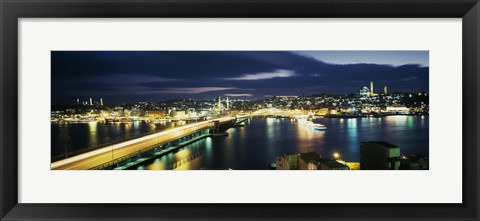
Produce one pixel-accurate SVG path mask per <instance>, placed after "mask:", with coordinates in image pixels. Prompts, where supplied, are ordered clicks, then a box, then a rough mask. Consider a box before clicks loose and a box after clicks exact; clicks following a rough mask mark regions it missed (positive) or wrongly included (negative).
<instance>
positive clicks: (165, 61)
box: [51, 51, 429, 104]
mask: <svg viewBox="0 0 480 221" xmlns="http://www.w3.org/2000/svg"><path fill="white" fill-rule="evenodd" d="M51 55H52V61H51V65H52V103H60V102H64V103H71V104H73V103H75V102H76V99H77V98H79V99H80V100H81V101H86V100H88V98H89V97H92V98H93V99H94V100H98V99H100V98H103V100H104V102H105V103H106V104H117V103H124V102H138V101H158V100H163V99H168V98H200V99H213V98H214V97H216V96H228V97H230V98H247V99H258V98H263V97H268V96H275V95H301V90H302V88H304V90H305V95H311V94H319V93H329V94H347V93H356V92H357V91H358V90H359V89H360V88H361V87H363V86H368V87H369V85H370V81H374V84H375V92H377V93H380V92H382V91H383V87H384V86H385V85H387V86H388V90H389V92H393V91H398V92H420V91H428V74H429V69H428V64H429V63H428V51H52V52H51Z"/></svg>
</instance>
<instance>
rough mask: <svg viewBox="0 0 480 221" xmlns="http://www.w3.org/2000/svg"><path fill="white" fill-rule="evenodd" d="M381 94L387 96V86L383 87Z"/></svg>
mask: <svg viewBox="0 0 480 221" xmlns="http://www.w3.org/2000/svg"><path fill="white" fill-rule="evenodd" d="M383 93H384V94H387V85H385V87H383Z"/></svg>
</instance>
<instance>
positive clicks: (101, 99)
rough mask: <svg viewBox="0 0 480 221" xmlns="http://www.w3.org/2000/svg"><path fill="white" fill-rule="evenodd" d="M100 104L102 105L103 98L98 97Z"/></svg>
mask: <svg viewBox="0 0 480 221" xmlns="http://www.w3.org/2000/svg"><path fill="white" fill-rule="evenodd" d="M100 106H103V98H100Z"/></svg>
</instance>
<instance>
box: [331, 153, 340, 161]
mask: <svg viewBox="0 0 480 221" xmlns="http://www.w3.org/2000/svg"><path fill="white" fill-rule="evenodd" d="M333 158H334V159H335V160H338V159H339V158H340V154H339V153H338V152H334V153H333Z"/></svg>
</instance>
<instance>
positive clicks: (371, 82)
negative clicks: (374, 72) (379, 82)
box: [370, 81, 378, 97]
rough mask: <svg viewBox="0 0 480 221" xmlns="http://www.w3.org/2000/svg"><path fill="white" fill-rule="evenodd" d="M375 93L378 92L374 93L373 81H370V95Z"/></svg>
mask: <svg viewBox="0 0 480 221" xmlns="http://www.w3.org/2000/svg"><path fill="white" fill-rule="evenodd" d="M377 95H378V94H375V92H373V81H370V96H372V97H374V96H377Z"/></svg>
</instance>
